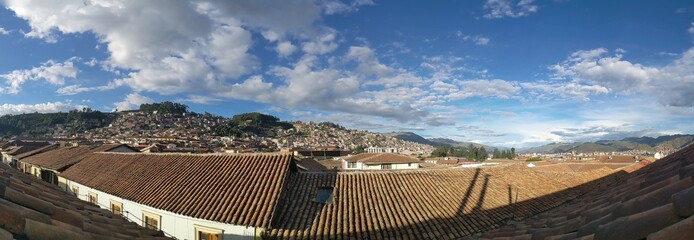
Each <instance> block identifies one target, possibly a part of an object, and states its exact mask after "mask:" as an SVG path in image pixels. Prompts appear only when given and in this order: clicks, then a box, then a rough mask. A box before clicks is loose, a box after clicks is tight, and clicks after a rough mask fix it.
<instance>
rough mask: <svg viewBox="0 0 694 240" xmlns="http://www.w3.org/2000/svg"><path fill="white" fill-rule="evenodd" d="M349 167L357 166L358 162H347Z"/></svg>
mask: <svg viewBox="0 0 694 240" xmlns="http://www.w3.org/2000/svg"><path fill="white" fill-rule="evenodd" d="M347 168H357V163H356V162H347Z"/></svg>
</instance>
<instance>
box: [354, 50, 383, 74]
mask: <svg viewBox="0 0 694 240" xmlns="http://www.w3.org/2000/svg"><path fill="white" fill-rule="evenodd" d="M347 59H350V60H354V61H356V62H358V67H357V71H358V72H359V73H361V74H364V75H372V74H373V75H376V76H385V75H386V74H388V73H390V72H392V71H393V69H391V68H390V67H388V66H386V65H384V64H382V63H380V62H379V61H378V59H376V54H375V53H374V51H373V50H372V49H371V48H369V47H355V46H352V47H350V48H349V51H348V52H347Z"/></svg>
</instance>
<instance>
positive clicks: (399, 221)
mask: <svg viewBox="0 0 694 240" xmlns="http://www.w3.org/2000/svg"><path fill="white" fill-rule="evenodd" d="M460 171H466V170H460ZM349 174H354V176H348V175H349ZM359 174H363V176H360V175H359ZM369 174H382V176H381V175H379V177H378V178H376V177H373V178H371V179H369V180H368V181H367V178H368V175H369ZM405 174H406V173H405ZM482 174H483V173H482V170H481V169H479V168H477V169H475V170H474V173H473V174H472V177H471V178H470V179H469V181H468V182H467V183H468V184H467V185H466V186H465V190H464V193H463V194H461V195H459V196H457V197H452V198H450V199H449V200H452V201H454V202H456V203H457V204H458V207H457V210H456V211H455V213H453V214H452V215H450V214H449V215H448V216H441V215H446V214H442V213H441V212H443V211H439V210H440V209H436V208H427V207H426V206H424V205H436V204H439V203H443V204H446V202H440V201H438V200H436V199H434V200H435V201H437V202H436V203H433V204H431V203H427V204H424V203H423V204H421V205H418V204H416V203H412V202H409V201H402V200H400V199H395V198H393V196H408V194H412V193H413V192H417V193H419V194H431V195H437V194H439V195H441V194H442V193H434V192H432V191H433V190H431V189H429V190H427V189H423V188H422V187H421V186H402V185H400V186H387V185H386V184H389V183H391V184H392V183H394V182H397V181H395V180H398V179H397V176H395V174H393V175H392V176H389V175H388V174H384V173H340V174H336V173H294V175H293V176H292V177H290V178H289V181H290V183H289V184H287V185H288V188H287V189H285V190H283V192H284V194H283V196H282V197H281V199H280V204H279V206H282V207H280V209H279V212H278V214H279V215H280V216H279V217H276V218H274V221H273V223H272V225H271V226H272V228H270V229H268V232H267V233H266V238H270V239H275V238H293V239H341V238H356V239H374V238H376V239H381V238H396V239H407V238H410V239H412V238H414V239H458V238H463V237H465V236H471V235H475V234H477V233H481V232H486V231H489V230H492V229H495V228H498V227H500V226H503V225H506V224H508V223H509V222H514V221H520V220H523V219H524V218H527V217H530V216H535V215H537V214H541V213H543V212H546V211H549V210H552V209H555V208H556V207H559V206H562V205H564V204H566V203H568V202H570V201H572V200H574V199H576V198H579V197H580V196H581V195H583V194H586V193H588V192H589V191H591V190H593V189H596V188H597V187H600V186H602V187H605V186H611V185H612V184H615V183H616V182H618V180H619V179H623V178H624V177H625V176H627V175H628V173H627V172H625V171H617V172H613V173H611V174H609V175H607V176H603V177H601V178H598V179H595V180H592V181H588V182H585V183H582V184H579V185H576V186H572V187H566V188H565V189H563V190H560V191H556V192H552V193H549V194H545V195H542V196H538V197H534V198H530V199H525V200H522V201H518V197H519V194H520V195H523V194H526V193H524V192H523V191H526V190H524V189H522V188H519V187H517V186H513V185H512V184H503V185H501V186H500V187H498V188H497V189H490V186H489V185H490V184H491V183H490V182H491V181H492V180H494V178H495V176H493V175H489V174H484V176H483V177H482V179H480V178H481V177H480V175H482ZM340 175H343V176H340ZM348 178H349V181H350V182H349V183H345V182H341V181H346V179H348ZM381 178H384V179H388V180H387V181H382V180H381ZM391 178H392V179H391ZM480 180H481V184H480V183H479V182H480ZM422 181H432V179H423V180H422ZM433 181H442V182H443V181H445V179H444V178H442V179H434V180H433ZM302 184H303V185H302ZM346 184H347V185H346ZM365 184H375V185H376V186H375V187H373V188H371V189H370V190H373V191H380V192H376V193H372V192H369V191H363V192H359V191H360V190H364V189H366V188H368V187H369V186H366V185H365ZM444 184H445V183H444ZM478 185H479V186H478ZM497 185H499V184H497ZM320 187H323V188H325V187H332V188H340V189H339V190H341V191H343V192H336V193H335V194H336V195H337V196H333V197H337V198H345V197H347V198H348V199H337V201H335V202H331V203H318V202H311V203H308V204H307V202H306V201H311V200H310V199H311V196H315V194H316V191H317V189H318V188H320ZM450 187H459V186H450ZM410 188H412V189H415V190H411V189H410ZM374 189H375V190H374ZM387 191H400V192H399V193H398V194H390V193H388V192H387ZM489 191H493V192H494V193H495V196H497V198H489V196H487V195H488V192H489ZM527 191H530V190H527ZM446 194H448V195H450V193H445V194H443V195H446ZM504 195H505V196H504ZM526 195H528V194H526ZM350 197H352V198H354V199H352V198H350ZM503 198H507V199H503ZM354 201H358V203H355V202H354ZM487 201H490V202H494V203H500V204H497V206H496V207H492V208H489V207H488V205H489V204H486V203H487ZM400 203H406V205H405V206H399V205H398V204H400ZM357 204H362V206H355V205H357ZM364 204H369V206H363V205H364ZM448 204H449V205H450V203H448ZM498 205H501V206H498ZM442 208H444V207H443V206H442ZM411 209H414V210H416V211H413V212H407V211H408V210H411ZM398 211H404V212H398ZM393 215H398V216H403V217H397V216H396V217H394V218H391V219H382V218H378V217H379V216H393ZM387 221H391V222H387Z"/></svg>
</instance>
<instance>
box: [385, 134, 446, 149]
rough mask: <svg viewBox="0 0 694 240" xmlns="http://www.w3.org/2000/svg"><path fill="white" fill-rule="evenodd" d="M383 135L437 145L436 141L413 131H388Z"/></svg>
mask: <svg viewBox="0 0 694 240" xmlns="http://www.w3.org/2000/svg"><path fill="white" fill-rule="evenodd" d="M383 135H386V136H389V137H394V138H397V139H400V140H403V141H410V142H416V143H421V144H426V145H430V146H436V145H438V143H435V142H432V141H430V140H429V139H426V138H424V137H422V136H419V135H417V134H416V133H413V132H390V133H384V134H383Z"/></svg>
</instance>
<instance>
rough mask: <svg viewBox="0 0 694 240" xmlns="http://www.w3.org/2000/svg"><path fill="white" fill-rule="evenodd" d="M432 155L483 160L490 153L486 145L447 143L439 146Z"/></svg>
mask: <svg viewBox="0 0 694 240" xmlns="http://www.w3.org/2000/svg"><path fill="white" fill-rule="evenodd" d="M431 156H432V157H464V158H467V159H470V160H475V161H478V162H482V161H484V160H486V159H487V158H488V157H489V153H487V150H486V149H484V147H479V148H478V147H475V146H473V145H472V144H470V146H468V147H464V146H463V147H458V148H455V147H450V146H446V145H441V146H438V147H437V148H436V149H434V151H432V152H431Z"/></svg>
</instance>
